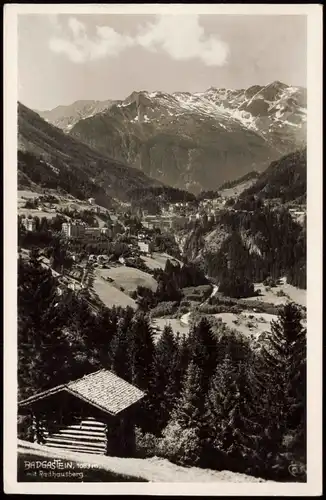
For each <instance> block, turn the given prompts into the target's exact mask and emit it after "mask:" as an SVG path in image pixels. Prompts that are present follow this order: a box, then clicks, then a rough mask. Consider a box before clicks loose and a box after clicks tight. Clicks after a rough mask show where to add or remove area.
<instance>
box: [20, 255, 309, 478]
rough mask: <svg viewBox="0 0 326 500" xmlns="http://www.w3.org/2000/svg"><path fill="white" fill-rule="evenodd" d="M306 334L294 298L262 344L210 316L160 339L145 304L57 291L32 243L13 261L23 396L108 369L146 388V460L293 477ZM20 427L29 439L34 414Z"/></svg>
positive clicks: (142, 423)
mask: <svg viewBox="0 0 326 500" xmlns="http://www.w3.org/2000/svg"><path fill="white" fill-rule="evenodd" d="M305 337H306V332H305V330H304V329H303V327H302V326H301V313H300V312H299V310H298V309H297V307H296V306H295V305H294V304H288V305H286V306H285V307H284V308H283V309H282V311H281V312H280V314H279V317H278V320H277V321H276V322H274V323H273V324H272V329H271V333H270V339H269V340H267V341H266V343H265V344H264V348H263V349H262V350H257V349H253V347H252V345H251V343H250V342H249V341H248V340H247V339H245V338H244V337H243V336H241V335H237V334H236V333H232V332H230V331H227V330H226V329H225V328H224V329H223V328H220V327H214V328H213V327H212V326H210V323H209V322H208V321H207V320H206V319H201V320H200V321H199V322H197V323H194V325H193V327H192V328H191V331H190V334H189V336H188V337H180V336H179V337H178V336H177V337H175V336H174V335H173V334H172V331H171V329H170V328H168V327H167V328H165V329H164V332H163V335H162V336H161V338H160V340H159V341H158V342H157V343H156V344H154V342H153V332H152V329H151V327H150V323H149V320H148V317H147V316H146V315H145V314H144V313H143V312H137V313H135V312H134V311H133V310H132V309H130V308H126V309H122V308H112V309H107V308H102V309H101V310H99V311H98V313H97V314H94V313H93V312H92V311H91V310H90V308H89V306H88V304H87V301H86V299H85V298H84V299H83V298H82V296H81V295H76V294H75V293H74V292H72V291H70V292H66V293H64V295H61V296H60V299H59V297H58V292H57V285H56V280H55V278H53V277H52V274H51V272H50V271H49V270H46V269H44V268H43V267H42V266H41V264H40V261H39V257H38V253H37V252H34V251H33V252H32V254H31V259H30V260H26V261H25V260H22V259H19V261H18V381H19V398H24V397H27V396H29V395H31V394H34V393H35V392H37V391H40V390H42V389H46V388H50V387H52V386H53V385H57V384H60V383H64V382H67V381H68V380H73V379H76V378H78V377H80V376H82V375H84V374H86V373H89V372H91V371H95V370H97V369H99V368H109V369H111V370H113V371H114V372H115V373H116V374H117V375H119V376H121V377H123V378H124V379H125V380H128V381H131V382H132V383H133V384H135V385H137V386H138V387H139V388H141V389H143V390H144V391H146V393H147V396H146V398H145V400H144V403H143V406H142V409H141V411H140V412H139V414H137V432H136V450H137V456H139V457H148V456H161V457H165V458H168V459H169V460H170V461H173V462H175V463H179V464H184V465H196V466H200V467H210V468H214V469H217V470H224V469H229V470H232V471H238V472H245V473H247V474H251V475H257V476H260V477H264V478H270V479H276V480H281V481H289V480H291V479H293V477H292V476H291V475H290V474H289V468H288V466H289V465H290V464H291V463H296V464H299V465H302V466H303V467H304V465H305V445H304V443H305V394H306V392H305V359H306V356H305ZM54 381H55V382H54ZM19 436H20V437H23V438H25V439H28V417H26V418H25V419H23V420H22V421H21V422H20V425H19ZM295 479H296V480H300V479H302V480H304V479H305V477H304V475H303V476H302V477H301V478H295Z"/></svg>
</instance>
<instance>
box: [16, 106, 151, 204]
mask: <svg viewBox="0 0 326 500" xmlns="http://www.w3.org/2000/svg"><path fill="white" fill-rule="evenodd" d="M18 172H19V175H20V178H22V177H23V178H24V181H25V183H28V181H31V182H36V183H39V184H40V185H43V186H47V187H49V186H51V187H53V186H55V185H56V184H58V186H59V187H60V185H61V187H62V186H63V185H64V186H65V187H62V189H64V190H67V187H68V188H69V189H70V191H69V189H68V192H70V193H71V194H73V192H74V191H76V190H78V192H79V194H80V193H82V194H83V197H84V198H87V197H94V198H97V200H98V203H99V204H103V206H106V205H108V204H109V205H110V204H111V203H112V200H113V199H114V198H117V199H120V200H123V201H125V200H126V199H127V191H128V189H135V188H143V187H149V186H156V185H161V183H159V182H157V181H155V180H153V179H150V178H149V177H147V176H146V175H145V174H144V173H142V172H140V171H137V170H135V169H134V168H132V167H130V166H129V165H126V164H124V163H122V162H119V161H118V160H115V159H112V158H110V157H108V156H105V155H103V154H101V153H100V152H98V151H96V150H93V149H92V148H90V147H89V146H88V145H86V144H85V143H83V142H80V141H78V140H77V139H76V138H74V137H72V136H69V135H68V134H65V133H64V132H63V131H62V130H61V129H59V128H57V127H55V126H54V125H52V124H50V123H47V122H46V121H45V120H44V119H43V118H41V117H40V116H39V115H38V114H37V113H35V112H34V111H32V110H30V109H29V108H27V107H26V106H24V105H23V104H22V103H20V102H18ZM77 197H78V196H77Z"/></svg>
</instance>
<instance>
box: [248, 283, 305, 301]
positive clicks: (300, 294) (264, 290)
mask: <svg viewBox="0 0 326 500" xmlns="http://www.w3.org/2000/svg"><path fill="white" fill-rule="evenodd" d="M256 290H260V291H261V295H258V296H257V297H255V300H257V301H259V302H268V303H270V304H274V305H276V306H280V305H283V304H285V303H286V302H288V301H289V300H292V301H293V302H295V303H296V304H299V305H300V306H304V307H306V305H307V290H303V289H301V288H297V287H295V286H292V285H290V284H289V283H286V280H284V279H283V283H282V284H280V285H277V286H275V287H272V288H269V287H266V286H265V285H263V284H262V283H255V291H256ZM277 293H284V294H285V295H282V296H278V295H277ZM241 300H248V301H249V300H250V301H252V300H253V298H252V297H249V298H248V299H241Z"/></svg>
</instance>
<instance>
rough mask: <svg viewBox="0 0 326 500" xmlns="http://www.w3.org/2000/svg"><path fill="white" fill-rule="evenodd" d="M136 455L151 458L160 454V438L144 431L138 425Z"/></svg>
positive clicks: (136, 430)
mask: <svg viewBox="0 0 326 500" xmlns="http://www.w3.org/2000/svg"><path fill="white" fill-rule="evenodd" d="M135 440H136V456H137V457H138V458H149V457H154V456H157V455H158V442H159V438H157V437H156V436H154V435H153V434H149V433H145V434H144V433H143V432H142V431H141V430H140V429H139V428H138V427H136V429H135Z"/></svg>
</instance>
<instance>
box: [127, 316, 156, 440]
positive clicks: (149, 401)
mask: <svg viewBox="0 0 326 500" xmlns="http://www.w3.org/2000/svg"><path fill="white" fill-rule="evenodd" d="M154 356H155V348H154V342H153V334H152V329H151V327H150V324H149V321H148V318H147V317H146V316H145V315H144V313H142V312H138V313H137V314H136V315H135V317H134V319H133V321H132V327H131V381H132V383H133V384H134V385H136V386H137V387H139V388H140V389H142V390H143V391H145V397H144V399H143V400H142V405H141V409H140V411H139V412H138V414H137V418H138V424H139V426H140V427H141V429H142V430H144V431H147V432H152V433H155V432H156V431H157V426H156V421H155V420H156V415H157V411H158V407H159V398H158V395H157V394H156V391H155V368H154Z"/></svg>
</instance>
